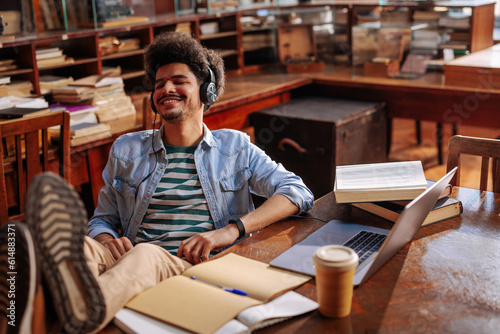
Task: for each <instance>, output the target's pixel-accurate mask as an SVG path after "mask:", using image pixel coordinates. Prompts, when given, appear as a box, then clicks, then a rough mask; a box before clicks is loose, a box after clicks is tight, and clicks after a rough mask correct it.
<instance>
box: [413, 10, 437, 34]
mask: <svg viewBox="0 0 500 334" xmlns="http://www.w3.org/2000/svg"><path fill="white" fill-rule="evenodd" d="M439 15H440V12H436V11H434V10H415V11H414V12H413V24H424V23H425V24H427V27H428V28H429V29H437V27H438V21H439Z"/></svg>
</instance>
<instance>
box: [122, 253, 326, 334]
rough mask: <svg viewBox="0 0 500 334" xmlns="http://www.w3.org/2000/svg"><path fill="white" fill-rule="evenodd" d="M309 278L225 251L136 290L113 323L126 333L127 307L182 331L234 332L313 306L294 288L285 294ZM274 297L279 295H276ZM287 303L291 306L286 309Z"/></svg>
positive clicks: (274, 320) (129, 313)
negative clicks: (145, 287) (154, 283)
mask: <svg viewBox="0 0 500 334" xmlns="http://www.w3.org/2000/svg"><path fill="white" fill-rule="evenodd" d="M309 279H310V277H308V276H304V275H300V274H296V273H293V272H289V271H285V270H280V269H276V268H272V267H270V266H269V265H268V264H266V263H263V262H259V261H255V260H251V259H248V258H245V257H242V256H239V255H236V254H227V255H225V256H223V257H221V258H218V259H215V260H211V261H207V262H204V263H201V264H198V265H196V266H193V267H191V268H189V269H188V270H186V271H185V272H184V273H183V274H182V275H178V276H174V277H171V278H168V279H166V280H164V281H163V282H161V283H159V284H158V285H156V286H154V287H152V288H151V289H148V290H146V291H145V292H143V293H141V294H139V295H138V296H136V297H135V298H133V299H132V300H131V301H129V302H128V303H127V304H126V306H125V307H126V309H125V310H124V312H122V315H120V314H118V316H117V318H116V319H115V323H116V324H117V325H118V326H119V327H121V328H123V329H125V331H127V332H130V331H133V330H132V329H131V328H132V327H134V323H133V322H132V321H131V318H129V317H127V316H126V315H134V313H132V312H130V310H132V311H134V312H136V313H138V314H139V315H138V316H137V315H136V318H137V319H139V318H141V315H145V316H147V317H149V318H153V319H155V320H156V321H159V322H160V323H163V324H167V325H168V326H169V327H170V326H172V327H173V328H175V329H178V330H181V331H180V333H182V332H183V331H189V332H194V333H204V334H210V333H216V332H217V331H219V330H220V331H222V332H218V333H229V332H231V333H236V332H240V330H242V329H244V328H247V329H248V328H249V327H250V328H256V327H254V326H263V325H265V324H269V322H268V321H272V322H273V323H274V322H277V321H279V320H284V319H286V318H289V317H292V316H296V315H300V314H303V313H306V312H309V311H312V310H314V309H316V307H317V304H316V303H315V302H313V301H311V300H309V299H307V298H305V297H302V296H297V294H295V293H291V294H286V295H285V293H286V292H288V291H289V290H291V289H293V288H295V287H298V286H299V285H301V284H303V283H305V282H307V281H308V280H309ZM235 291H237V293H236V292H235ZM278 296H281V297H282V298H281V299H278V298H276V297H278ZM275 298H276V299H275ZM266 305H267V306H266ZM291 305H293V307H291V309H287V308H288V307H290V306H291ZM259 306H262V307H260V308H259ZM244 310H247V311H248V312H247V313H249V315H248V314H247V317H246V319H247V320H244V319H245V316H244V315H245V313H243V312H244ZM252 310H253V312H252ZM123 313H125V316H123ZM259 313H260V315H259ZM253 317H255V318H254V319H253V320H252V318H253ZM142 318H143V319H144V317H142ZM145 319H146V320H147V318H145ZM235 319H237V320H238V321H235ZM137 321H140V320H137ZM242 321H243V322H245V323H246V325H245V324H244V323H243V322H242ZM151 323H153V322H151ZM136 325H137V324H136ZM226 326H227V327H226ZM224 327H225V329H223V328H224ZM126 328H129V329H128V330H126ZM235 328H239V329H235ZM243 331H245V330H243Z"/></svg>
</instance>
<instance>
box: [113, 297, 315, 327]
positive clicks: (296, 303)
mask: <svg viewBox="0 0 500 334" xmlns="http://www.w3.org/2000/svg"><path fill="white" fill-rule="evenodd" d="M317 308H318V303H317V302H315V301H313V300H311V299H309V298H306V297H304V296H302V295H300V294H298V293H296V292H295V291H288V292H286V293H285V294H283V295H281V296H279V297H277V298H275V299H273V300H271V301H270V302H267V303H265V304H261V305H257V306H252V307H250V308H247V309H245V310H243V311H242V312H240V314H238V316H237V317H236V319H232V320H230V321H229V322H227V323H226V324H225V325H224V326H222V327H221V328H220V329H219V330H217V331H216V332H215V334H236V333H251V332H252V331H254V330H257V329H259V328H263V327H267V326H271V325H273V324H275V323H278V322H281V321H284V320H287V319H290V318H292V317H295V316H299V315H301V314H305V313H307V312H311V311H314V310H315V309H317ZM114 323H115V325H116V326H117V327H118V328H120V329H121V330H123V331H124V332H125V333H127V334H129V333H130V334H166V333H169V334H188V333H190V332H188V331H185V330H183V329H180V328H178V327H174V326H171V325H169V324H167V323H164V322H161V321H158V320H155V319H153V318H150V317H148V316H146V315H144V314H141V313H137V312H135V311H133V310H131V309H127V308H124V309H122V310H120V311H119V312H118V314H116V316H115V320H114Z"/></svg>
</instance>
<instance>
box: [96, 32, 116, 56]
mask: <svg viewBox="0 0 500 334" xmlns="http://www.w3.org/2000/svg"><path fill="white" fill-rule="evenodd" d="M118 44H120V41H119V40H118V38H116V36H105V37H99V53H100V54H101V56H105V55H108V54H111V53H115V52H116V50H117V49H118Z"/></svg>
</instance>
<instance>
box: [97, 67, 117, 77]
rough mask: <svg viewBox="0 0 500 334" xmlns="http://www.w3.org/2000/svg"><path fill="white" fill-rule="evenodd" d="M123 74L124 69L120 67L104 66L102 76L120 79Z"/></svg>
mask: <svg viewBox="0 0 500 334" xmlns="http://www.w3.org/2000/svg"><path fill="white" fill-rule="evenodd" d="M121 74H122V68H121V67H120V66H116V67H115V66H103V67H102V75H105V76H108V77H119V76H120V75H121Z"/></svg>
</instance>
